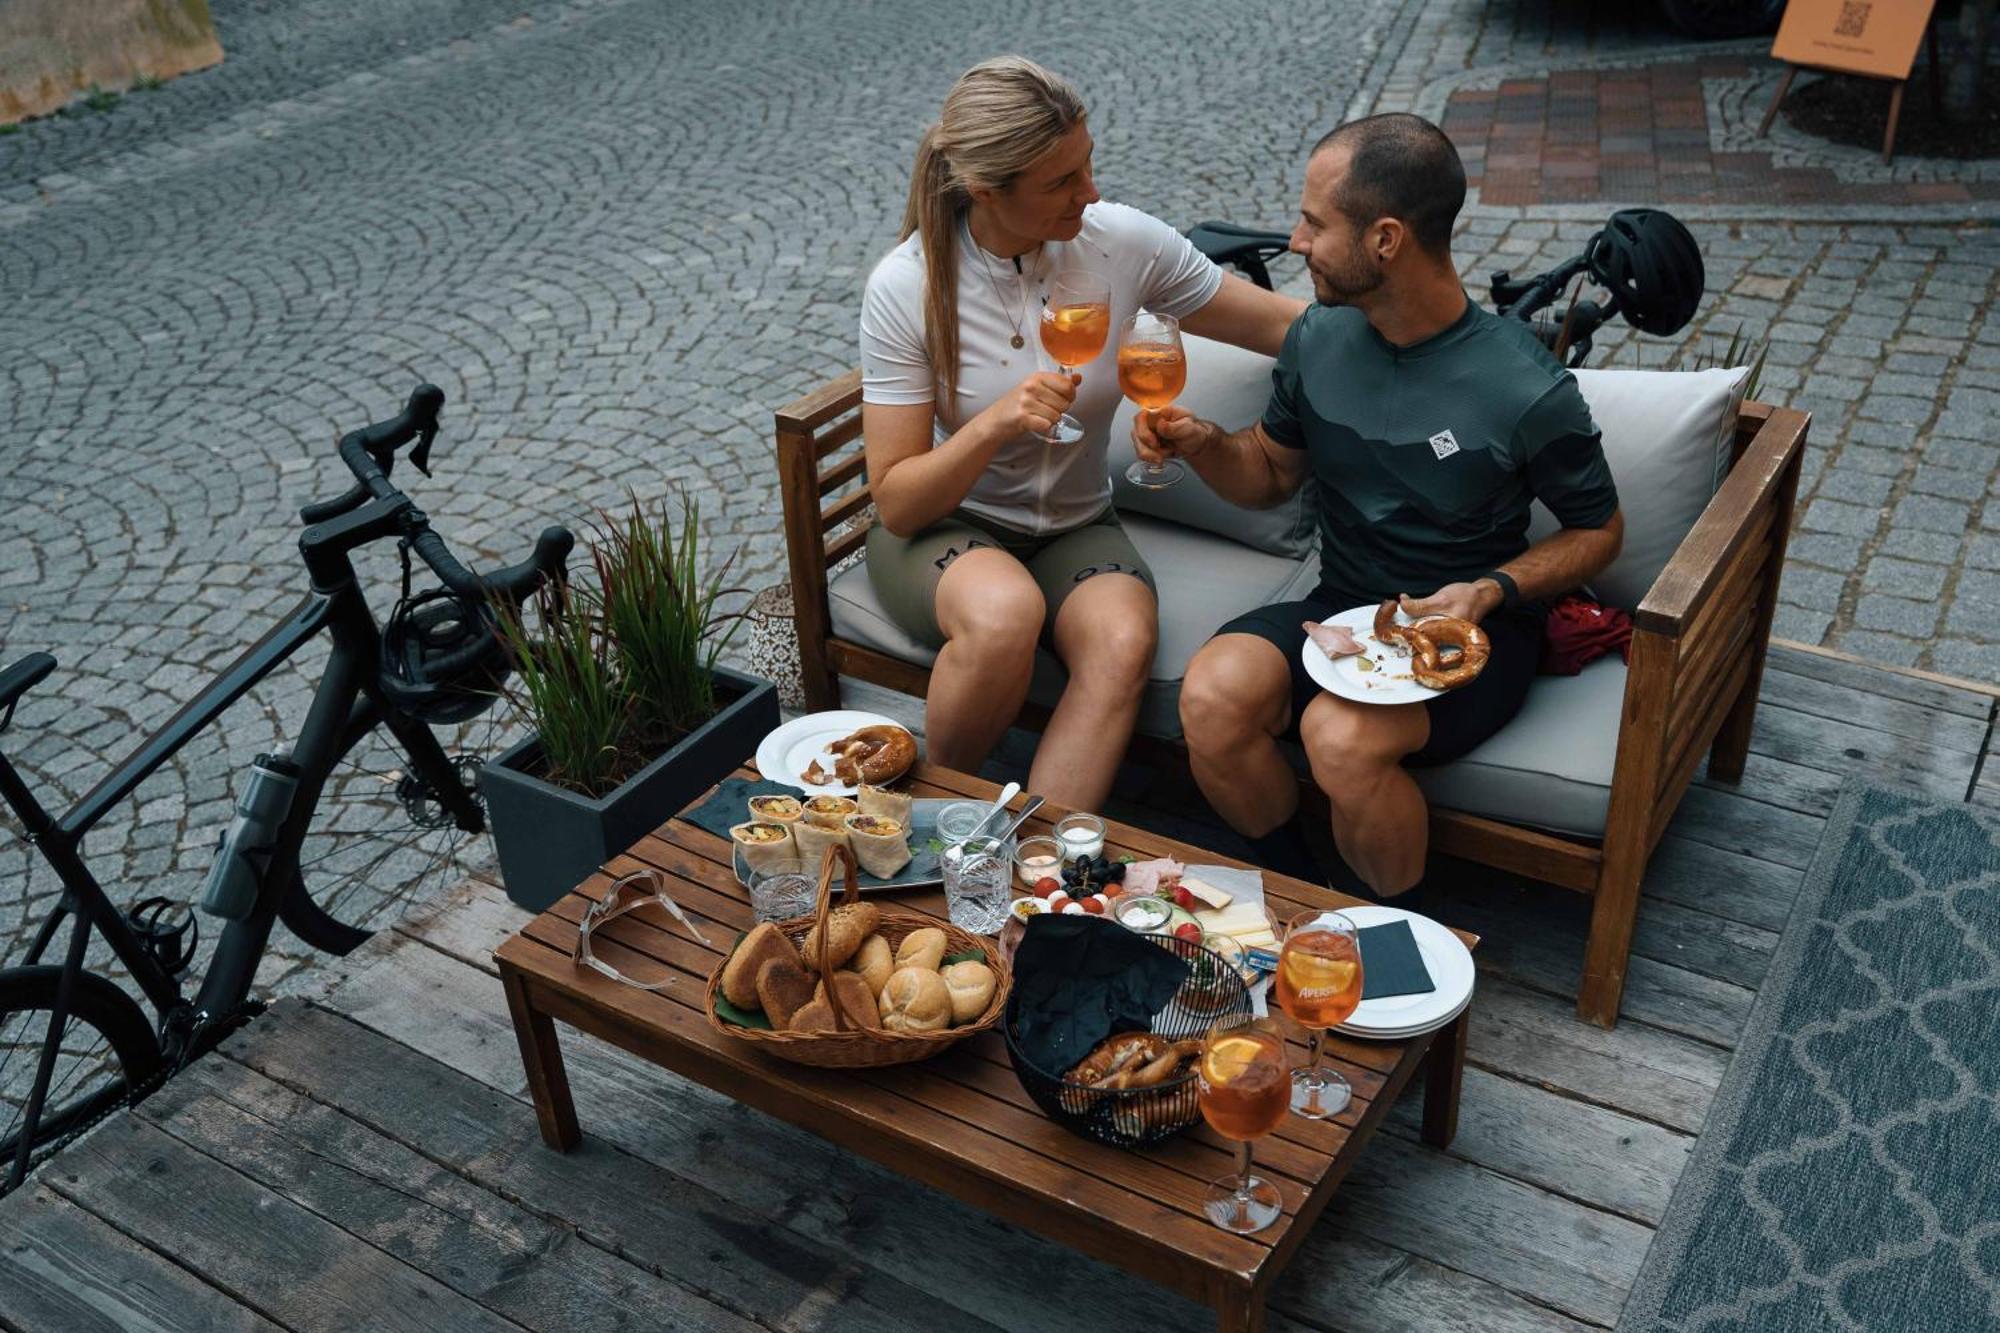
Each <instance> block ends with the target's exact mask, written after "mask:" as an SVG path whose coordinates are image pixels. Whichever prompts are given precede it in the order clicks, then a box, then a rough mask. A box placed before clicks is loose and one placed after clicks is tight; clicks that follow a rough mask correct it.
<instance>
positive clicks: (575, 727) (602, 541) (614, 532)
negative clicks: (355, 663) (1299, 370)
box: [498, 495, 740, 797]
mask: <svg viewBox="0 0 2000 1333" xmlns="http://www.w3.org/2000/svg"><path fill="white" fill-rule="evenodd" d="M599 517H600V519H601V520H602V523H601V526H599V527H598V528H596V529H594V530H593V531H592V534H591V542H590V547H591V550H590V564H591V570H592V572H593V573H594V574H595V575H596V586H595V587H586V586H582V585H579V584H576V583H572V584H570V585H568V586H567V587H564V588H560V589H558V588H545V589H543V590H542V591H541V592H540V593H539V594H538V595H537V596H536V598H535V610H536V619H537V621H538V622H539V624H538V626H537V627H536V628H534V629H530V628H529V625H528V622H527V617H526V616H525V615H524V614H520V613H516V612H515V611H514V610H513V608H511V607H507V606H501V607H500V608H498V612H499V616H498V618H499V622H500V630H501V634H502V636H503V637H504V638H505V639H506V640H507V646H508V650H509V652H510V653H511V654H512V656H513V664H514V671H515V675H516V678H517V683H516V684H514V685H511V686H509V687H508V695H509V697H510V698H511V699H512V701H513V703H514V705H515V707H516V708H518V709H519V710H520V711H521V713H522V714H523V715H524V716H525V717H526V718H527V719H528V721H529V722H530V723H532V724H533V725H534V728H535V731H536V733H537V735H538V737H539V739H540V741H541V749H542V763H543V770H544V771H543V773H542V775H541V776H543V777H544V778H545V779H546V780H547V781H549V782H553V783H555V784H556V785H558V786H562V787H567V788H569V789H570V790H572V791H577V792H581V793H583V794H584V795H586V796H590V797H600V796H603V795H605V794H606V793H608V792H610V791H611V790H612V789H614V788H616V787H617V786H618V785H619V784H620V783H622V782H623V781H625V779H626V778H628V777H630V776H631V775H632V774H634V773H636V772H637V771H638V770H640V769H641V768H644V767H645V766H646V765H647V764H648V763H650V762H651V761H652V760H653V759H655V758H657V757H658V756H659V755H660V754H662V753H664V752H665V751H666V750H667V749H668V748H670V747H671V746H672V745H673V744H674V743H675V742H676V741H678V740H679V739H680V738H681V737H682V736H684V735H686V734H687V733H688V732H690V731H692V730H694V729H695V728H696V727H698V726H700V725H701V724H702V723H703V722H706V721H707V720H708V719H709V718H710V717H712V716H714V714H715V712H716V699H715V684H714V679H713V676H712V674H711V673H712V671H713V669H714V667H715V665H716V662H717V661H718V659H719V658H720V657H721V654H722V651H723V650H724V649H725V648H726V647H728V645H729V641H730V639H731V638H732V637H734V635H735V633H736V630H737V629H738V628H739V627H740V616H739V615H737V614H735V613H723V612H721V611H720V609H719V607H720V603H721V600H722V598H724V597H726V596H728V595H730V594H731V593H732V592H735V591H737V590H736V589H732V588H729V587H726V586H724V580H725V578H726V577H727V574H728V570H729V567H730V565H731V564H733V563H734V559H735V558H734V557H733V556H732V557H730V559H728V560H725V561H723V562H722V564H721V565H720V566H719V567H718V568H717V569H715V570H713V571H710V572H707V573H704V572H703V569H702V561H701V536H700V531H701V523H700V519H701V511H700V507H699V506H698V505H696V504H695V503H694V502H693V501H692V500H689V499H688V498H687V497H686V496H682V497H681V512H680V526H679V529H678V531H676V529H675V525H674V521H673V518H672V516H671V514H670V513H669V511H668V507H667V502H666V501H665V500H662V501H661V502H660V507H659V509H658V511H657V513H656V514H655V515H651V516H649V515H648V514H647V513H646V511H645V509H644V507H643V506H642V505H641V504H640V502H639V499H638V497H637V496H636V495H634V496H632V497H631V507H630V509H629V511H628V512H627V513H626V514H624V515H623V516H620V517H617V518H614V517H613V516H612V515H610V514H609V513H604V512H601V511H600V514H599ZM728 622H735V623H728ZM725 623H728V625H727V628H726V629H724V628H723V626H724V624H725Z"/></svg>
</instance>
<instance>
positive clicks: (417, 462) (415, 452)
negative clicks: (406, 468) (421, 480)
mask: <svg viewBox="0 0 2000 1333" xmlns="http://www.w3.org/2000/svg"><path fill="white" fill-rule="evenodd" d="M437 433H438V432H437V427H436V426H435V425H432V426H426V427H425V428H424V430H423V432H422V433H421V434H420V435H418V436H417V447H416V448H414V449H412V450H410V465H411V466H412V467H414V468H416V470H417V471H419V472H421V473H423V474H424V475H425V476H426V477H428V476H430V474H431V441H433V440H435V439H436V438H437Z"/></svg>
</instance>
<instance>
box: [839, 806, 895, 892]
mask: <svg viewBox="0 0 2000 1333" xmlns="http://www.w3.org/2000/svg"><path fill="white" fill-rule="evenodd" d="M846 827H847V845H848V846H849V847H851V848H853V849H854V860H855V862H856V863H857V864H858V865H860V867H861V868H862V869H863V870H865V871H867V872H868V873H869V874H871V875H873V876H875V878H877V879H893V878H895V876H896V872H897V871H899V870H901V869H902V868H903V867H904V866H906V865H908V864H909V863H910V831H909V829H908V828H907V827H906V826H905V825H903V824H902V823H900V822H899V821H897V820H894V819H889V818H887V817H885V816H882V815H849V816H848V817H847V825H846Z"/></svg>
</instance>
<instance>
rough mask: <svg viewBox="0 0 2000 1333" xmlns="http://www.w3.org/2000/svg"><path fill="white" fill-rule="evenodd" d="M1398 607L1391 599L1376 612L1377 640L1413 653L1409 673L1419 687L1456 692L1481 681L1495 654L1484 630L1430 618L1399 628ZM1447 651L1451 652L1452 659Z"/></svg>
mask: <svg viewBox="0 0 2000 1333" xmlns="http://www.w3.org/2000/svg"><path fill="white" fill-rule="evenodd" d="M1397 606H1398V601H1397V599H1396V598H1394V597H1391V598H1390V599H1389V600H1388V601H1386V602H1384V603H1382V605H1381V606H1379V607H1377V608H1376V609H1375V639H1376V641H1377V642H1378V643H1383V644H1391V645H1394V646H1395V647H1398V648H1402V649H1404V650H1405V651H1407V652H1408V653H1409V654H1410V674H1411V675H1412V676H1413V677H1414V678H1415V679H1416V682H1417V684H1419V685H1423V686H1426V687H1428V688H1430V689H1433V690H1455V689H1457V688H1458V687H1459V686H1461V685H1470V684H1471V683H1472V682H1473V681H1475V680H1477V679H1478V678H1479V673H1480V672H1481V671H1484V670H1485V669H1486V659H1487V658H1488V657H1489V656H1491V655H1492V652H1493V644H1492V641H1491V640H1489V639H1488V638H1487V637H1486V631H1485V630H1483V629H1481V628H1479V626H1477V625H1475V624H1473V623H1472V622H1471V621H1469V620H1461V619H1459V618H1458V617H1457V616H1429V617H1426V618H1425V619H1422V620H1419V621H1418V622H1417V623H1416V624H1414V625H1398V624H1397V623H1396V608H1397ZM1446 649H1450V650H1451V653H1450V655H1449V656H1447V655H1446V653H1445V651H1444V650H1446Z"/></svg>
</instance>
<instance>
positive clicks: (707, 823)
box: [684, 778, 804, 838]
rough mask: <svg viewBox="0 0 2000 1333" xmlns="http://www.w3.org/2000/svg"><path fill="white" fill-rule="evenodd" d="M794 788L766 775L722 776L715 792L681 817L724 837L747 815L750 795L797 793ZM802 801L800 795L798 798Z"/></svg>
mask: <svg viewBox="0 0 2000 1333" xmlns="http://www.w3.org/2000/svg"><path fill="white" fill-rule="evenodd" d="M798 794H799V789H798V788H797V787H787V786H786V785H785V784H784V783H782V782H772V781H770V780H769V779H767V778H759V779H756V780H754V781H753V780H752V779H750V778H724V779H723V780H722V785H721V786H720V787H717V788H716V789H715V795H713V796H711V797H709V798H708V799H707V800H705V801H703V802H702V803H701V804H700V805H698V806H696V807H695V808H694V809H692V810H690V811H688V812H687V814H686V816H684V817H685V818H686V819H687V821H688V822H689V823H691V824H699V825H700V826H701V827H703V828H705V829H707V830H708V831H709V832H710V833H713V834H714V835H715V836H716V837H718V838H727V837H728V836H729V830H730V829H732V828H735V827H736V826H737V825H738V824H741V823H743V822H744V821H745V820H747V819H749V818H750V798H751V797H752V796H798ZM800 799H801V800H803V799H804V798H803V797H800Z"/></svg>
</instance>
